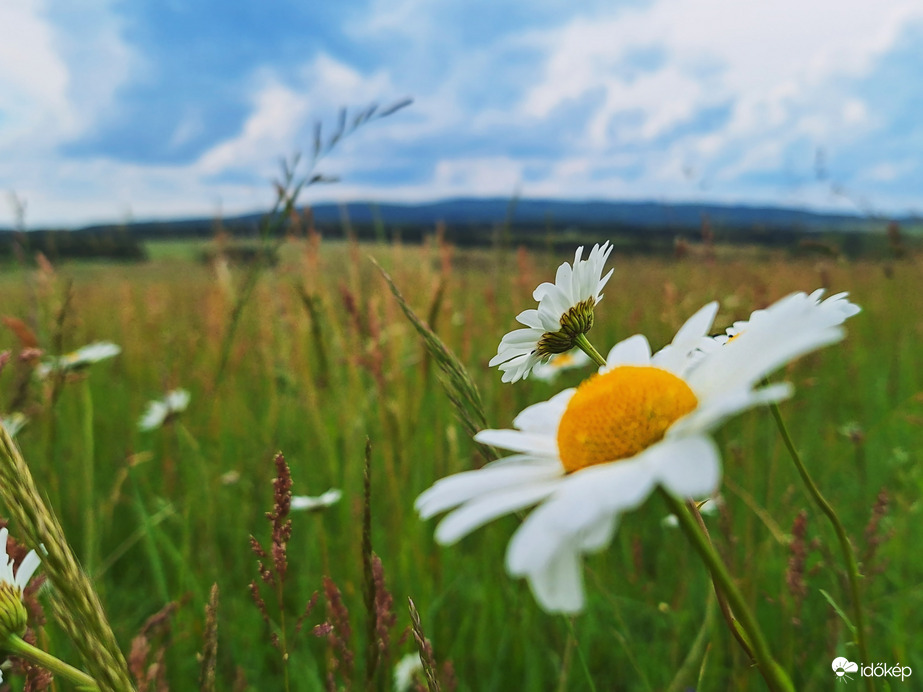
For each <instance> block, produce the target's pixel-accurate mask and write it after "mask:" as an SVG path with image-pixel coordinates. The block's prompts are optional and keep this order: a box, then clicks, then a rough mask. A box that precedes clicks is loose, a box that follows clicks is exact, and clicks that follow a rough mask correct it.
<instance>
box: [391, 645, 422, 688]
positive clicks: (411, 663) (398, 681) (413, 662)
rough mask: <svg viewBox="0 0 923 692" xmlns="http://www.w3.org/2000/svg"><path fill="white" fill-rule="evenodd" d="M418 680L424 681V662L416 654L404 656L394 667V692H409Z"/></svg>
mask: <svg viewBox="0 0 923 692" xmlns="http://www.w3.org/2000/svg"><path fill="white" fill-rule="evenodd" d="M417 680H423V661H421V660H420V654H418V653H416V652H414V653H412V654H407V655H406V656H404V657H403V658H402V659H401V660H400V661H398V662H397V664H396V665H395V666H394V692H408V691H409V690H412V689H413V688H414V683H415V682H416V681H417Z"/></svg>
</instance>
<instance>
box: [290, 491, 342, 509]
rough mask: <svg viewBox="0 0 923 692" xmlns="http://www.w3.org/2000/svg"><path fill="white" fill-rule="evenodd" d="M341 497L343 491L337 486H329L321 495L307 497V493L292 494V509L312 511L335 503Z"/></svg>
mask: <svg viewBox="0 0 923 692" xmlns="http://www.w3.org/2000/svg"><path fill="white" fill-rule="evenodd" d="M341 497H343V491H342V490H338V489H337V488H331V489H330V490H328V491H327V492H325V493H324V494H322V495H318V496H317V497H309V496H308V495H292V505H291V508H292V511H293V512H297V511H305V512H312V511H314V510H316V509H324V508H326V507H330V506H331V505H334V504H336V503H337V502H339V501H340V498H341Z"/></svg>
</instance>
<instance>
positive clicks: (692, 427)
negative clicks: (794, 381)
mask: <svg viewBox="0 0 923 692" xmlns="http://www.w3.org/2000/svg"><path fill="white" fill-rule="evenodd" d="M793 393H794V388H793V387H792V386H791V385H790V384H789V383H788V382H780V383H778V384H774V385H770V386H768V387H763V388H761V389H757V390H751V389H745V390H738V391H736V392H725V393H722V394H721V395H720V396H713V397H711V398H709V399H707V400H705V401H703V402H701V403H700V405H699V407H698V408H696V409H695V410H694V411H692V412H691V413H690V414H689V415H687V416H684V417H683V418H680V419H679V420H678V421H676V423H674V424H673V425H672V426H671V427H670V429H669V430H667V434H666V436H667V437H673V436H676V435H688V434H698V433H703V432H709V431H711V430H714V429H715V428H716V427H717V426H719V425H720V424H721V423H723V422H724V421H725V420H727V419H728V418H730V417H731V416H735V415H737V414H738V413H741V412H743V411H746V410H747V409H750V408H753V407H755V406H763V405H765V404H769V403H773V402H779V401H783V400H785V399H787V398H789V397H790V396H791V395H792V394H793Z"/></svg>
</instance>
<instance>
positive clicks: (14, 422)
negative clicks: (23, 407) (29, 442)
mask: <svg viewBox="0 0 923 692" xmlns="http://www.w3.org/2000/svg"><path fill="white" fill-rule="evenodd" d="M28 422H29V419H28V418H27V417H26V415H25V414H24V413H21V412H19V411H15V412H14V413H11V414H10V415H8V416H3V418H0V424H2V425H3V427H4V428H6V432H7V434H8V435H9V436H10V437H16V433H18V432H19V431H20V430H22V428H23V426H24V425H25V424H26V423H28Z"/></svg>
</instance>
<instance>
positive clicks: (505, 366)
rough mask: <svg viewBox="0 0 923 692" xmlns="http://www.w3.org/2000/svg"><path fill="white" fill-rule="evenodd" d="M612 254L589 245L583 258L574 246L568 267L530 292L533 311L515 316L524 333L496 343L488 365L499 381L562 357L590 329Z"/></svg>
mask: <svg viewBox="0 0 923 692" xmlns="http://www.w3.org/2000/svg"><path fill="white" fill-rule="evenodd" d="M611 252H612V246H611V245H609V243H608V241H607V242H605V243H603V244H602V245H594V246H593V249H592V250H590V255H589V257H587V258H586V259H581V258H582V257H583V247H582V246H581V247H579V248H577V252H576V254H575V255H574V263H573V266H571V265H570V264H568V263H567V262H565V263H564V264H562V265H561V266H560V267H558V272H557V274H556V275H555V279H554V283H548V282H545V283H543V284H541V285H540V286H539V287H538V288H536V289H535V291H534V292H533V293H532V297H533V298H535V300H537V301H538V308H537V309H533V310H525V311H524V312H521V313H520V314H519V315H518V316H517V317H516V320H517V321H518V322H519V323H520V324H523V325H525V326H526V329H516V330H514V331H512V332H510V333H509V334H506V335H505V336H504V337H503V338H502V339H501V340H500V346H499V347H498V348H497V355H495V356H494V357H493V358H491V359H490V366H491V367H493V366H495V365H497V366H499V367H500V370H501V371H502V372H503V377H502V380H503V382H517V381H518V380H523V379H525V378H527V377H528V376H529V373H530V372H531V371H532V369H533V368H534V367H535V366H536V365H537V364H539V363H541V362H544V361H547V360H548V358H549V356H551V355H553V354H555V353H565V352H566V351H569V350H571V349H572V348H573V347H574V345H575V343H576V342H575V339H576V338H577V337H578V336H579V335H581V334H585V333H586V332H588V331H589V330H590V328H591V327H592V326H593V308H594V306H595V305H596V304H597V303H599V301H600V300H602V297H603V296H602V293H601V291H602V290H603V287H604V286H605V285H606V282H607V281H609V277H611V276H612V270H611V269H610V270H609V273H608V274H606V275H605V276H603V275H602V272H603V268H604V267H605V265H606V260H607V259H609V255H610V253H611Z"/></svg>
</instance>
